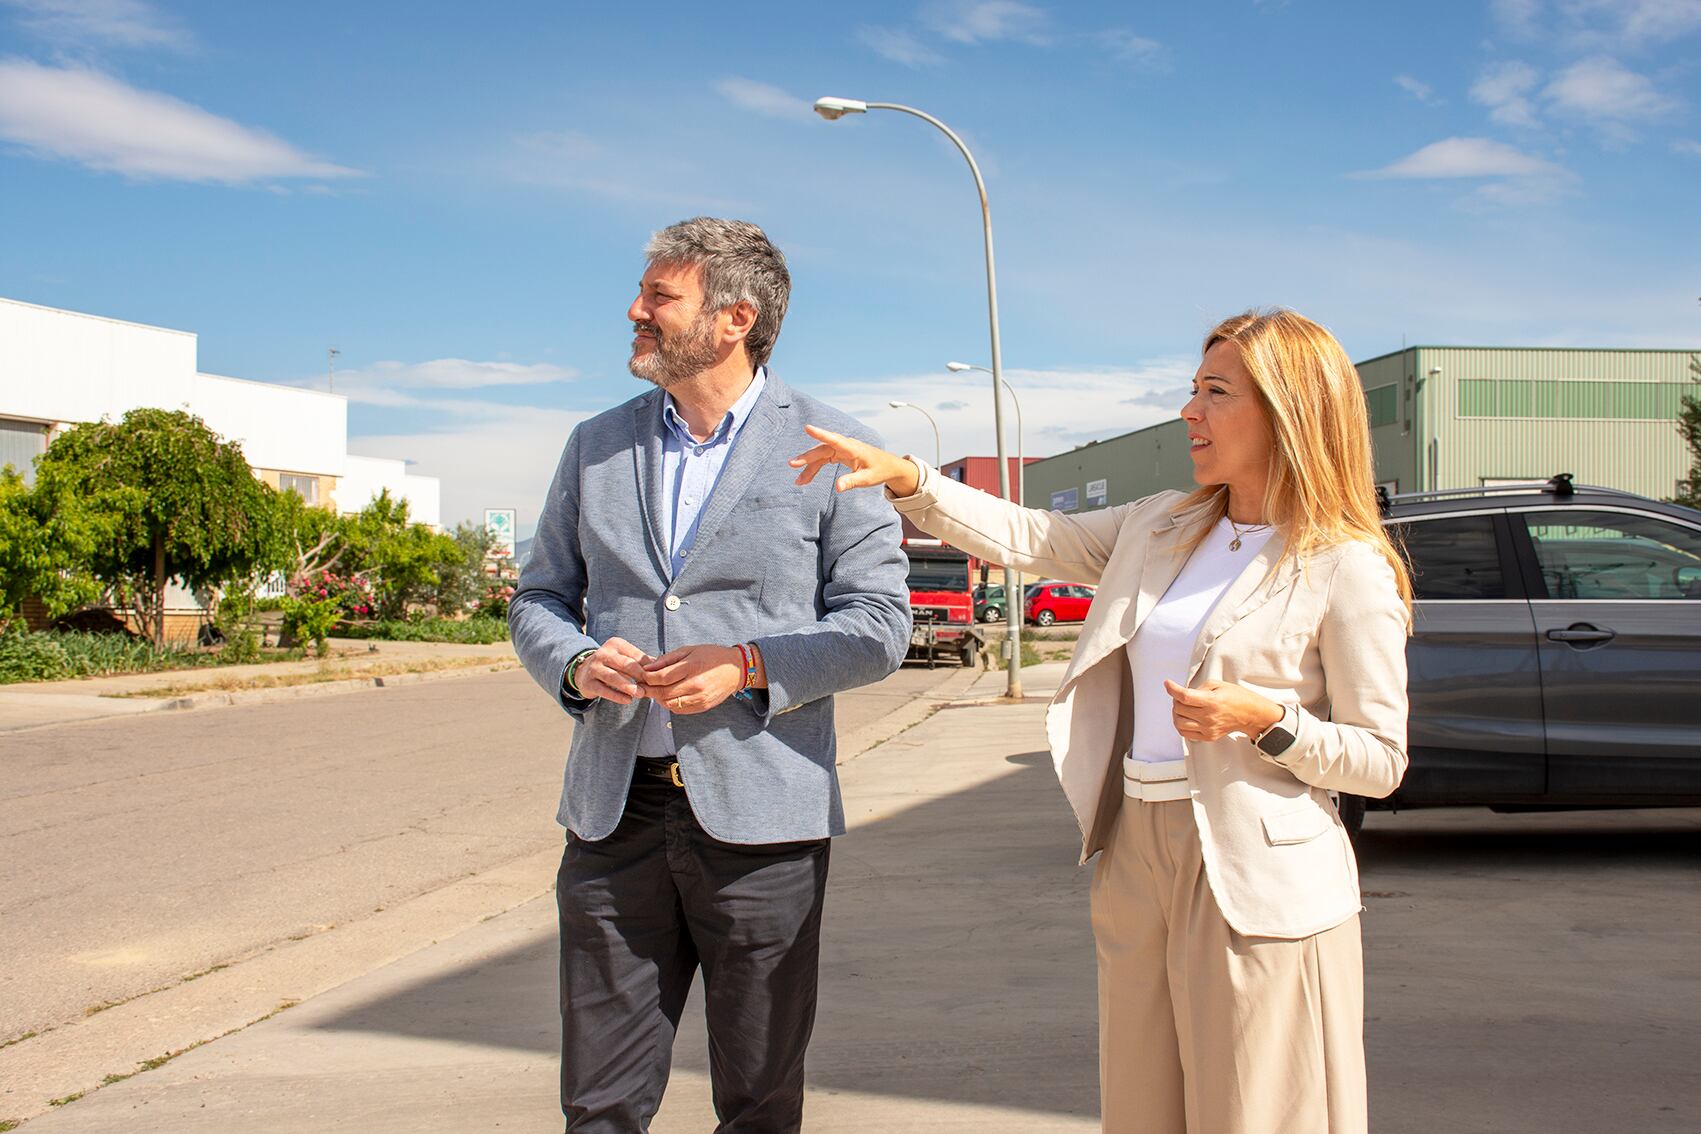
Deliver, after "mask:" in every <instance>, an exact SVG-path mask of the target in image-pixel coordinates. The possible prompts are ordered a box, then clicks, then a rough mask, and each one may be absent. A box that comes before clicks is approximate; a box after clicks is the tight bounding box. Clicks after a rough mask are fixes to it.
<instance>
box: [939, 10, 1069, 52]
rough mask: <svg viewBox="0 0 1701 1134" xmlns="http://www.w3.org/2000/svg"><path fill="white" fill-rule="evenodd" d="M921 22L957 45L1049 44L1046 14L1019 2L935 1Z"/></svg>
mask: <svg viewBox="0 0 1701 1134" xmlns="http://www.w3.org/2000/svg"><path fill="white" fill-rule="evenodd" d="M921 19H922V22H923V23H925V24H926V25H927V26H928V27H930V28H932V29H933V30H934V31H936V32H938V33H939V34H940V35H942V36H944V37H945V38H946V39H948V40H950V41H952V42H953V43H962V44H968V45H973V44H977V43H996V42H999V41H1001V40H1014V41H1016V42H1019V43H1031V44H1042V43H1045V42H1046V41H1047V37H1046V34H1045V31H1046V22H1047V21H1046V14H1045V12H1044V11H1042V10H1041V9H1039V8H1036V7H1034V6H1033V5H1031V4H1023V3H1020V2H1019V0H934V2H933V3H930V4H928V5H926V6H925V7H924V8H923V9H922V12H921Z"/></svg>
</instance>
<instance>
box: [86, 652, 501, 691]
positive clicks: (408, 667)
mask: <svg viewBox="0 0 1701 1134" xmlns="http://www.w3.org/2000/svg"><path fill="white" fill-rule="evenodd" d="M517 665H519V662H515V661H506V662H505V661H503V660H501V659H495V660H492V659H491V658H488V657H462V658H418V659H415V660H412V661H395V662H370V663H366V664H359V665H341V666H339V665H335V664H329V663H327V664H324V665H321V666H320V667H319V668H318V669H316V670H310V671H307V672H305V673H301V672H298V673H267V674H261V675H259V676H256V677H229V676H227V677H214V678H209V679H208V680H206V681H189V682H183V683H180V684H176V685H156V686H154V687H153V688H152V689H137V690H133V691H130V692H127V693H108V694H105V695H106V696H108V697H154V698H165V697H182V696H185V695H187V694H190V693H241V692H245V691H247V690H250V689H284V688H288V687H291V686H296V685H320V684H323V683H325V682H327V681H351V680H356V679H364V678H370V677H395V676H397V675H398V674H404V673H437V672H441V671H443V670H451V669H469V668H472V667H475V666H478V667H483V668H486V669H512V668H513V667H515V666H517Z"/></svg>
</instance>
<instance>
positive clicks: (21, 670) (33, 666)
mask: <svg viewBox="0 0 1701 1134" xmlns="http://www.w3.org/2000/svg"><path fill="white" fill-rule="evenodd" d="M70 676H72V673H71V659H70V658H69V657H67V656H66V655H65V650H64V649H63V647H61V646H60V645H59V643H58V642H55V641H54V640H53V635H52V634H33V633H30V632H29V631H22V632H16V631H14V632H11V633H7V634H0V685H10V684H12V683H14V682H18V681H59V680H61V679H63V678H67V677H70Z"/></svg>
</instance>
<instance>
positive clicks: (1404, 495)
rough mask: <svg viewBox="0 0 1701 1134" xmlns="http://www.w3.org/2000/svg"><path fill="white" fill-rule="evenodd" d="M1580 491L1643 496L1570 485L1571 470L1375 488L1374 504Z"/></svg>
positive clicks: (1563, 497)
mask: <svg viewBox="0 0 1701 1134" xmlns="http://www.w3.org/2000/svg"><path fill="white" fill-rule="evenodd" d="M1579 491H1581V492H1590V493H1594V494H1596V495H1600V496H1630V497H1634V498H1635V499H1638V500H1640V499H1642V497H1641V496H1639V495H1638V494H1637V493H1634V492H1627V491H1625V490H1624V489H1622V488H1608V487H1606V486H1605V485H1600V484H1573V483H1572V480H1571V474H1570V473H1558V474H1556V475H1555V476H1553V477H1551V478H1550V479H1548V480H1547V481H1546V482H1545V483H1542V484H1536V483H1534V482H1532V483H1529V484H1491V485H1479V486H1477V487H1474V488H1433V489H1430V490H1428V491H1427V492H1400V493H1396V494H1395V495H1393V496H1387V495H1385V494H1384V493H1383V492H1382V490H1381V489H1378V490H1377V503H1378V504H1379V505H1380V506H1381V508H1382V510H1383V511H1384V512H1386V511H1387V508H1388V507H1389V506H1390V505H1394V504H1412V503H1416V502H1418V501H1423V500H1451V499H1459V498H1464V497H1471V496H1527V495H1529V494H1530V493H1536V492H1539V493H1543V494H1545V495H1548V496H1552V497H1553V498H1554V499H1555V500H1568V499H1570V498H1571V497H1572V496H1574V495H1576V494H1577V493H1578V492H1579ZM1384 501H1386V503H1384Z"/></svg>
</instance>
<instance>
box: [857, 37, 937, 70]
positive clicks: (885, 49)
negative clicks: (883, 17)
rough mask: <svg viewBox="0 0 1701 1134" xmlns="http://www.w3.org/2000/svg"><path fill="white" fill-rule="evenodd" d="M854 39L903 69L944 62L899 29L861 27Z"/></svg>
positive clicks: (928, 48)
mask: <svg viewBox="0 0 1701 1134" xmlns="http://www.w3.org/2000/svg"><path fill="white" fill-rule="evenodd" d="M856 38H857V39H859V40H860V41H862V44H863V46H865V47H868V48H870V49H871V50H873V52H874V53H875V54H876V55H878V56H880V57H881V58H883V59H889V60H891V61H892V62H893V63H901V64H903V65H904V66H905V67H931V66H934V65H935V64H938V63H943V62H944V61H945V59H944V57H943V56H941V55H940V54H939V53H938V52H937V51H935V50H933V49H932V48H931V47H929V46H927V45H926V44H925V43H923V42H921V40H919V39H917V38H916V37H915V36H913V35H911V34H910V33H909V32H907V31H904V30H902V29H901V28H881V27H862V28H858V29H857V32H856Z"/></svg>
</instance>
